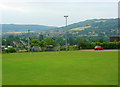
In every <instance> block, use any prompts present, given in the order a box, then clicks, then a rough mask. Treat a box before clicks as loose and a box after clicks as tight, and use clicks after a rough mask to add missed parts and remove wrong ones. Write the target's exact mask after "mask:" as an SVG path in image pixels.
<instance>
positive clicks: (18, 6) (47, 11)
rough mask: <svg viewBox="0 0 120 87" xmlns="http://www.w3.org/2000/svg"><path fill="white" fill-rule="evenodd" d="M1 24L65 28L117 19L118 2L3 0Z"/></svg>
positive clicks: (114, 0)
mask: <svg viewBox="0 0 120 87" xmlns="http://www.w3.org/2000/svg"><path fill="white" fill-rule="evenodd" d="M0 2H1V3H0V14H1V15H0V23H2V24H3V23H7V24H39V25H47V26H64V25H65V18H64V15H68V24H72V23H76V22H80V21H84V20H88V19H101V18H104V19H106V18H107V19H108V18H117V17H118V0H4V1H3V0H2V1H0Z"/></svg>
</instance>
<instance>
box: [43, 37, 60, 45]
mask: <svg viewBox="0 0 120 87" xmlns="http://www.w3.org/2000/svg"><path fill="white" fill-rule="evenodd" d="M44 41H45V42H46V45H53V46H56V45H58V43H57V42H56V41H55V40H53V39H52V38H51V37H47V38H46V39H45V40H44Z"/></svg>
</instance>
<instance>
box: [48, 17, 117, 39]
mask: <svg viewBox="0 0 120 87" xmlns="http://www.w3.org/2000/svg"><path fill="white" fill-rule="evenodd" d="M66 30H67V32H68V33H67V35H68V36H69V37H73V38H76V37H82V38H86V39H87V40H89V41H96V40H98V39H101V38H102V39H105V40H106V41H109V37H110V36H118V19H117V18H116V19H91V20H86V21H81V22H78V23H74V24H71V25H68V26H67V27H60V28H59V29H54V30H48V31H47V32H46V34H49V36H50V35H51V36H53V37H55V36H62V37H65V35H66V33H65V32H66Z"/></svg>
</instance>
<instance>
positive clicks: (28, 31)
mask: <svg viewBox="0 0 120 87" xmlns="http://www.w3.org/2000/svg"><path fill="white" fill-rule="evenodd" d="M28 52H30V30H28Z"/></svg>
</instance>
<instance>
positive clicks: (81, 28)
mask: <svg viewBox="0 0 120 87" xmlns="http://www.w3.org/2000/svg"><path fill="white" fill-rule="evenodd" d="M90 27H91V26H85V27H78V28H73V29H70V30H73V31H82V30H85V29H87V28H90Z"/></svg>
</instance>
